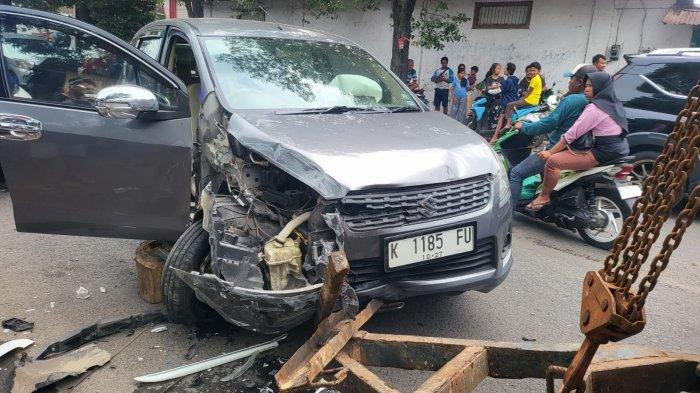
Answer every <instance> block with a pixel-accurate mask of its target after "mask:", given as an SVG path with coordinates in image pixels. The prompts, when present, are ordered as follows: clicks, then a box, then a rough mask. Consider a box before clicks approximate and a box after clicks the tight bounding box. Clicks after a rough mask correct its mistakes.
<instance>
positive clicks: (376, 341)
mask: <svg viewBox="0 0 700 393" xmlns="http://www.w3.org/2000/svg"><path fill="white" fill-rule="evenodd" d="M578 347H579V346H578V344H541V343H534V342H523V343H508V342H500V341H478V340H462V339H450V338H439V337H419V336H405V335H391V334H374V333H368V332H365V331H359V332H357V333H356V334H355V335H354V336H353V337H352V339H351V340H350V341H349V342H348V344H347V345H346V346H345V348H343V350H342V351H341V352H340V354H339V355H338V356H336V358H335V360H336V361H337V362H338V363H340V365H342V366H343V367H345V368H347V370H348V373H347V377H346V378H345V380H343V381H342V382H341V383H340V384H339V386H338V388H339V390H341V391H347V392H391V393H396V392H398V390H396V389H394V388H393V387H391V386H390V385H389V384H388V383H386V382H385V381H383V380H382V379H380V378H379V377H378V376H377V375H376V374H374V373H373V372H372V371H370V370H369V369H368V368H367V366H377V367H395V368H402V369H409V370H427V371H436V372H435V374H433V375H432V376H431V377H430V378H428V379H427V380H426V381H425V383H423V384H422V385H421V386H420V387H419V388H418V389H416V390H415V392H420V393H428V392H455V393H457V392H471V391H473V390H474V389H475V388H476V387H477V385H479V383H480V382H481V381H483V380H484V378H486V377H492V378H507V379H522V378H545V377H546V370H547V368H548V367H549V366H550V365H558V366H562V368H564V369H565V367H566V366H567V365H568V364H569V363H571V360H572V359H573V357H574V355H575V354H576V351H577V350H578ZM699 363H700V356H698V355H690V354H682V353H669V352H665V351H662V350H658V349H652V348H645V347H639V346H634V345H621V344H609V345H603V346H601V348H600V349H599V350H598V354H597V355H596V357H595V359H594V361H593V364H592V365H591V367H590V369H589V371H588V373H587V377H586V380H585V382H586V384H585V392H589V393H593V392H595V393H598V392H600V393H603V392H616V393H626V392H630V393H632V392H635V393H639V392H681V391H693V390H696V389H700V377H699V376H698V364H699ZM552 388H553V385H552ZM582 390H583V389H582Z"/></svg>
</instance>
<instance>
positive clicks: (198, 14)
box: [180, 0, 204, 18]
mask: <svg viewBox="0 0 700 393" xmlns="http://www.w3.org/2000/svg"><path fill="white" fill-rule="evenodd" d="M180 3H182V4H184V5H185V8H186V9H187V16H189V17H190V18H204V0H181V1H180Z"/></svg>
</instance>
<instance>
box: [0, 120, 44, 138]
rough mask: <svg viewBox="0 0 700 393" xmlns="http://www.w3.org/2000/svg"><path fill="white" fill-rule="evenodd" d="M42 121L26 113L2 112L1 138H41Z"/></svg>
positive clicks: (0, 122) (0, 121)
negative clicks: (25, 114)
mask: <svg viewBox="0 0 700 393" xmlns="http://www.w3.org/2000/svg"><path fill="white" fill-rule="evenodd" d="M41 129H42V128H41V122H40V121H39V120H37V119H33V118H31V117H28V116H24V115H15V114H11V113H0V139H4V140H8V141H33V140H36V139H39V138H41Z"/></svg>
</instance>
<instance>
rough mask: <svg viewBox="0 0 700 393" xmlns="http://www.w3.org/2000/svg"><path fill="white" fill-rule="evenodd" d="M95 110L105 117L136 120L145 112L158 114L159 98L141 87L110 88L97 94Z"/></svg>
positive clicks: (122, 86)
mask: <svg viewBox="0 0 700 393" xmlns="http://www.w3.org/2000/svg"><path fill="white" fill-rule="evenodd" d="M95 108H97V112H98V113H99V114H100V115H102V116H104V117H113V118H116V119H136V118H137V117H139V115H140V114H141V113H143V112H157V111H158V98H157V97H156V95H155V94H153V92H152V91H150V90H147V89H144V88H143V87H140V86H132V85H117V86H110V87H105V88H104V89H102V90H100V91H99V92H98V93H97V97H96V99H95Z"/></svg>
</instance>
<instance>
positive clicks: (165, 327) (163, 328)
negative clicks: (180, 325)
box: [151, 325, 168, 333]
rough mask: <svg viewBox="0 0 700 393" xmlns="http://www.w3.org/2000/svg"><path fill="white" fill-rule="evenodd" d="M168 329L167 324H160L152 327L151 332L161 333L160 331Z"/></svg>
mask: <svg viewBox="0 0 700 393" xmlns="http://www.w3.org/2000/svg"><path fill="white" fill-rule="evenodd" d="M166 330H168V327H167V326H165V325H158V326H156V327H154V328H153V329H151V333H160V332H164V331H166Z"/></svg>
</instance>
